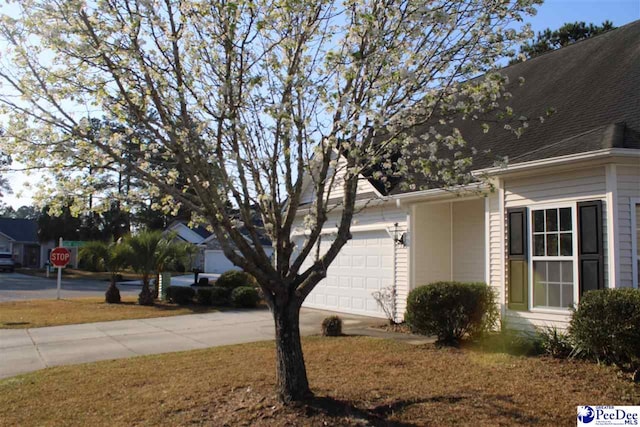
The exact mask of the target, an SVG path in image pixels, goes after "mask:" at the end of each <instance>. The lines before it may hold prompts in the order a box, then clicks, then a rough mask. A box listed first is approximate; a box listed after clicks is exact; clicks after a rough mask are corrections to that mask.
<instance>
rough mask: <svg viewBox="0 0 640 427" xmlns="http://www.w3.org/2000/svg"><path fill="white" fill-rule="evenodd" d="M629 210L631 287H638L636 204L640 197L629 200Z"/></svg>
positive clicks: (638, 202)
mask: <svg viewBox="0 0 640 427" xmlns="http://www.w3.org/2000/svg"><path fill="white" fill-rule="evenodd" d="M629 204H630V208H631V209H630V210H631V272H632V273H631V274H632V275H633V277H632V283H633V287H634V288H635V289H638V261H640V248H638V226H639V225H640V218H637V215H636V212H637V211H636V205H640V198H639V197H634V198H631V199H630V200H629Z"/></svg>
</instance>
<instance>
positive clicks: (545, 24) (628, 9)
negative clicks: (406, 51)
mask: <svg viewBox="0 0 640 427" xmlns="http://www.w3.org/2000/svg"><path fill="white" fill-rule="evenodd" d="M638 19H640V0H547V1H545V2H544V4H542V5H541V6H540V7H538V13H537V15H536V16H533V17H529V18H528V19H527V22H530V23H531V26H532V28H533V30H534V31H535V32H536V33H537V32H539V31H542V30H544V29H546V28H551V29H556V28H558V27H560V26H561V25H562V24H564V23H566V22H575V21H584V22H586V23H594V24H601V23H602V22H603V21H605V20H609V21H612V22H613V24H614V25H615V26H617V27H620V26H622V25H624V24H627V23H629V22H631V21H635V20H638ZM8 177H9V181H10V183H11V186H12V188H13V191H14V194H10V195H7V196H5V197H3V198H2V201H3V202H4V203H6V204H8V205H11V206H13V207H14V208H18V207H20V206H22V205H25V204H27V205H28V204H30V203H31V197H30V191H28V190H26V191H25V190H23V189H22V185H23V183H24V182H25V181H27V179H28V178H27V177H25V176H24V175H23V174H17V173H16V174H10V175H9V176H8ZM31 181H34V180H33V177H31ZM36 181H37V180H36ZM21 190H22V194H21V197H18V195H19V193H20V192H21Z"/></svg>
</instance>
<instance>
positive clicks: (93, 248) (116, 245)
mask: <svg viewBox="0 0 640 427" xmlns="http://www.w3.org/2000/svg"><path fill="white" fill-rule="evenodd" d="M130 254H131V252H130V248H129V246H127V245H124V244H122V243H121V242H111V243H107V242H102V241H99V240H96V241H92V242H87V243H86V244H85V245H84V246H83V247H81V248H80V252H79V256H80V258H81V259H83V260H85V261H86V262H87V263H89V264H91V265H95V266H96V267H98V268H100V269H101V270H105V271H108V272H109V274H110V276H111V277H110V279H111V280H110V283H109V287H108V288H107V291H106V292H105V302H107V303H109V304H117V303H120V290H119V289H118V286H117V285H116V280H117V277H118V273H119V272H121V271H122V270H123V269H124V268H125V267H127V265H128V263H129V259H130Z"/></svg>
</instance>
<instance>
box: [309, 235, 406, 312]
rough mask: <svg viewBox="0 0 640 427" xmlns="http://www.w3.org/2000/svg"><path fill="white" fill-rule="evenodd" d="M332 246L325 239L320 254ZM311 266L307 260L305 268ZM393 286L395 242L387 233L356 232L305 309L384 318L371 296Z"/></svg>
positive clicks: (313, 292)
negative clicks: (323, 309) (329, 310)
mask: <svg viewBox="0 0 640 427" xmlns="http://www.w3.org/2000/svg"><path fill="white" fill-rule="evenodd" d="M330 245H331V242H330V241H327V240H324V241H323V242H322V243H321V245H320V250H321V253H324V252H326V250H327V249H328V248H329V246H330ZM309 265H310V261H309V260H307V261H306V262H305V264H304V266H303V268H306V267H308V266H309ZM392 284H393V241H392V239H391V238H390V237H389V235H388V234H387V233H386V232H385V231H382V230H381V231H370V232H356V233H353V239H352V240H350V241H349V242H348V243H347V244H346V245H345V246H344V247H343V248H342V250H341V251H340V254H338V256H337V257H336V259H335V260H334V262H333V263H332V264H331V265H330V266H329V268H328V269H327V277H326V278H325V279H324V280H323V281H321V282H320V283H319V284H318V285H317V286H316V287H315V289H314V290H313V291H312V292H311V294H310V295H309V297H308V298H307V300H306V301H305V304H304V305H305V306H307V307H314V308H321V309H322V308H326V309H331V310H337V311H343V312H348V313H355V314H358V313H359V314H364V315H371V316H379V317H383V316H384V313H383V312H382V310H381V309H380V308H379V306H378V304H377V302H376V301H375V299H374V298H373V295H372V293H373V292H375V291H378V290H380V289H381V288H383V287H386V286H391V285H392Z"/></svg>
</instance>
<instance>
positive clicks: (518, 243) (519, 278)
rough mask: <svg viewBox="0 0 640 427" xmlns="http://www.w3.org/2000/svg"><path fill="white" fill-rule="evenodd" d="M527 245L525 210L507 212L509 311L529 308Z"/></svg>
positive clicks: (517, 209)
mask: <svg viewBox="0 0 640 427" xmlns="http://www.w3.org/2000/svg"><path fill="white" fill-rule="evenodd" d="M527 245H528V244H527V209H526V208H515V209H509V210H507V255H508V270H509V275H508V279H507V280H508V307H509V309H511V310H527V309H528V308H529V306H528V305H529V303H528V301H529V298H528V295H529V287H528V282H529V280H528V278H529V273H528V261H527Z"/></svg>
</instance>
